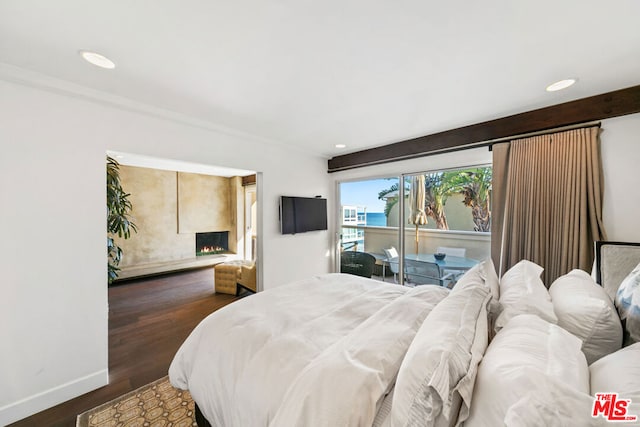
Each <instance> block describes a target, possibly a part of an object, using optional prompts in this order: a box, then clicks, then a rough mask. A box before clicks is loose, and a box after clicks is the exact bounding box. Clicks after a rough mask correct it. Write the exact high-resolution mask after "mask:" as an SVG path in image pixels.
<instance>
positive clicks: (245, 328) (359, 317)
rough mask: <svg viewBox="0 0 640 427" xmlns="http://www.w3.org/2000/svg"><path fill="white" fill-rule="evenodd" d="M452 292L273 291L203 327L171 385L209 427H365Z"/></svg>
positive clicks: (298, 286) (313, 285) (336, 279)
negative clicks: (186, 395)
mask: <svg viewBox="0 0 640 427" xmlns="http://www.w3.org/2000/svg"><path fill="white" fill-rule="evenodd" d="M448 292H449V291H448V290H446V289H443V288H441V287H437V286H421V287H416V288H405V287H401V286H398V285H393V284H386V283H382V282H376V281H373V280H369V279H364V278H360V277H357V276H351V275H344V274H328V275H322V276H316V277H313V278H310V279H307V280H303V281H300V282H296V283H293V284H290V285H285V286H281V287H278V288H274V289H271V290H268V291H265V292H261V293H258V294H256V295H253V296H250V297H247V298H244V299H242V300H240V301H238V302H234V303H233V304H230V305H229V306H226V307H224V308H223V309H220V310H218V311H216V312H214V313H212V314H211V315H210V316H208V317H207V318H206V319H204V320H203V321H202V322H201V323H200V325H198V326H197V327H196V328H195V329H194V331H193V332H192V333H191V335H190V336H189V337H188V338H187V340H186V341H185V342H184V344H183V345H182V346H181V347H180V349H179V350H178V352H177V354H176V356H175V358H174V360H173V362H172V363H171V366H170V368H169V377H170V380H171V383H172V384H173V385H174V386H175V387H177V388H181V389H188V390H189V391H190V392H191V394H192V396H193V398H194V400H195V401H196V403H197V404H198V406H199V407H200V409H201V410H202V412H203V414H204V415H205V417H206V418H207V419H208V420H209V421H210V422H211V424H212V425H214V426H267V425H270V426H332V427H335V426H371V424H372V423H373V421H374V418H375V416H376V411H377V409H378V407H379V405H380V403H381V402H382V399H383V398H384V396H385V394H386V393H387V392H388V391H389V389H390V388H391V387H392V386H393V383H394V381H395V377H396V375H397V373H398V370H399V368H400V364H401V363H402V360H403V357H404V355H405V353H406V351H407V349H408V347H409V345H410V344H411V341H412V340H413V337H414V335H415V333H416V331H417V330H418V328H419V327H420V325H421V324H422V322H423V320H424V319H425V317H426V316H427V314H428V313H429V312H430V311H431V310H432V309H433V307H435V305H436V304H437V303H438V302H440V301H441V300H442V299H443V298H444V297H445V296H446V295H447V294H448Z"/></svg>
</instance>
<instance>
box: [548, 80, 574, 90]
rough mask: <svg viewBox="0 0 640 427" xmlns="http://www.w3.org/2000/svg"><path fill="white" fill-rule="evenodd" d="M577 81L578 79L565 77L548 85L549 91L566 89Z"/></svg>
mask: <svg viewBox="0 0 640 427" xmlns="http://www.w3.org/2000/svg"><path fill="white" fill-rule="evenodd" d="M576 81H577V79H565V80H560V81H558V82H555V83H551V84H550V85H549V86H547V92H555V91H557V90H562V89H566V88H568V87H569V86H572V85H573V84H574V83H575V82H576Z"/></svg>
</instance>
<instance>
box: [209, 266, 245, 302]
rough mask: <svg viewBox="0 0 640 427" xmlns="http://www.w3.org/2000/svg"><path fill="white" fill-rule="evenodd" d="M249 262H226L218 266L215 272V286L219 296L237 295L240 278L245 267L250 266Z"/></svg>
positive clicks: (214, 268)
mask: <svg viewBox="0 0 640 427" xmlns="http://www.w3.org/2000/svg"><path fill="white" fill-rule="evenodd" d="M250 264H251V263H250V262H249V261H241V260H238V261H226V262H223V263H222V264H216V265H215V266H214V267H213V271H214V276H213V277H214V284H215V285H214V286H215V290H216V293H217V294H220V293H221V294H231V295H235V294H236V290H237V283H238V277H240V271H241V269H242V266H243V265H245V266H246V265H250Z"/></svg>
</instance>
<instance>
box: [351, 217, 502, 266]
mask: <svg viewBox="0 0 640 427" xmlns="http://www.w3.org/2000/svg"><path fill="white" fill-rule="evenodd" d="M342 228H343V229H352V230H363V231H364V247H362V245H358V246H357V247H356V248H352V249H351V250H358V251H364V252H369V253H378V254H380V253H383V249H388V248H390V247H391V246H394V247H396V248H397V249H398V250H399V249H400V248H399V247H398V229H397V228H396V227H367V226H357V227H356V226H344V225H343V226H342ZM415 236H416V230H415V228H413V229H412V228H410V227H407V228H406V229H405V251H406V253H416V251H415V249H416V248H415ZM418 242H419V243H418V253H434V252H436V248H437V247H438V246H446V247H460V248H466V249H467V254H466V256H467V258H473V259H477V260H483V259H486V258H488V257H489V256H490V255H491V234H490V233H479V232H475V231H451V230H433V229H422V228H421V229H418ZM345 244H346V243H345ZM348 245H349V246H351V244H348ZM344 249H345V250H349V249H348V248H346V247H345V248H344Z"/></svg>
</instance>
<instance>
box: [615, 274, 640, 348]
mask: <svg viewBox="0 0 640 427" xmlns="http://www.w3.org/2000/svg"><path fill="white" fill-rule="evenodd" d="M615 304H616V308H617V309H618V314H619V315H620V320H622V325H623V328H624V344H625V345H629V344H632V343H634V342H640V264H638V265H637V266H636V268H634V269H633V271H632V272H631V273H629V275H628V276H627V277H626V278H625V279H624V280H623V281H622V283H620V287H619V288H618V292H616V300H615Z"/></svg>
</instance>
